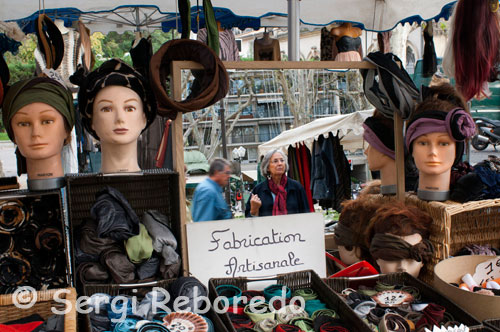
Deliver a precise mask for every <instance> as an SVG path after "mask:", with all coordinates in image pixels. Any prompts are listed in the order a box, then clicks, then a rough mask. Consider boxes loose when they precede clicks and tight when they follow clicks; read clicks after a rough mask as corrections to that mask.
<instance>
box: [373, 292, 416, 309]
mask: <svg viewBox="0 0 500 332" xmlns="http://www.w3.org/2000/svg"><path fill="white" fill-rule="evenodd" d="M372 299H373V300H374V301H375V302H377V304H378V305H379V306H381V307H389V308H393V307H399V306H400V305H403V304H406V303H411V302H413V296H412V295H411V294H410V293H407V292H405V291H402V290H386V291H383V292H379V293H377V294H376V295H374V296H372Z"/></svg>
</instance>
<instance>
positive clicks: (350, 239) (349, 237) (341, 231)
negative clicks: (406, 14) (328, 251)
mask: <svg viewBox="0 0 500 332" xmlns="http://www.w3.org/2000/svg"><path fill="white" fill-rule="evenodd" d="M334 234H335V242H336V243H337V244H338V245H341V246H344V247H347V246H358V247H359V246H361V244H358V243H357V241H356V240H355V239H354V231H353V230H352V229H350V228H349V227H347V226H344V225H342V224H341V223H337V226H335V232H334Z"/></svg>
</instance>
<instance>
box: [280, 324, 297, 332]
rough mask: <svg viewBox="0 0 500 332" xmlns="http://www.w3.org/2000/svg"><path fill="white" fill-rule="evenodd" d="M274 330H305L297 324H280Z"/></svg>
mask: <svg viewBox="0 0 500 332" xmlns="http://www.w3.org/2000/svg"><path fill="white" fill-rule="evenodd" d="M273 332H303V331H302V330H301V329H300V328H299V327H297V326H295V325H288V324H279V325H276V326H275V327H274V329H273Z"/></svg>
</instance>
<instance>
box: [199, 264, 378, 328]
mask: <svg viewBox="0 0 500 332" xmlns="http://www.w3.org/2000/svg"><path fill="white" fill-rule="evenodd" d="M263 280H272V281H276V282H277V283H278V284H282V285H285V286H287V287H288V288H290V289H291V290H292V291H293V290H296V289H301V288H312V289H313V290H314V291H316V293H317V294H318V296H319V299H320V300H321V301H323V302H324V303H326V304H327V306H328V308H330V309H333V310H335V311H336V312H337V313H338V314H339V315H340V317H341V318H342V319H343V320H344V321H346V322H349V324H350V327H351V330H352V331H356V332H364V331H366V332H371V331H372V330H371V329H370V328H369V327H368V325H366V324H365V323H364V322H363V321H362V320H361V319H360V318H359V317H358V316H357V315H356V313H355V312H354V311H353V310H352V309H351V308H350V307H349V306H348V305H347V304H346V303H345V302H344V301H343V300H342V299H341V298H340V297H339V296H338V295H337V294H335V292H333V291H332V290H331V289H330V288H328V286H327V285H326V284H325V283H324V282H323V281H322V280H321V278H320V277H319V276H318V275H317V274H316V273H315V272H314V271H312V270H307V271H300V272H290V273H286V274H280V275H278V276H276V277H269V278H264V279H255V278H214V279H210V280H209V282H208V286H209V293H210V295H209V296H210V300H211V301H212V303H213V302H214V300H215V298H216V297H217V296H218V294H217V291H216V290H215V288H216V287H217V286H220V285H233V286H236V287H238V288H240V289H241V290H248V289H252V287H251V283H252V282H255V281H263ZM249 286H250V287H249ZM220 317H221V319H222V321H223V322H224V324H225V325H226V328H227V330H228V331H229V332H236V330H235V329H234V327H233V324H232V323H231V320H230V319H229V315H227V314H221V315H220Z"/></svg>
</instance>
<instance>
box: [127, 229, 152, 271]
mask: <svg viewBox="0 0 500 332" xmlns="http://www.w3.org/2000/svg"><path fill="white" fill-rule="evenodd" d="M139 229H140V230H139V235H136V236H132V237H129V238H128V240H125V250H127V256H128V258H129V259H130V261H131V262H132V263H135V264H138V263H142V262H143V261H145V260H148V259H149V258H151V255H152V254H153V240H152V239H151V236H149V233H148V230H147V229H146V226H144V225H143V224H139Z"/></svg>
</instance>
